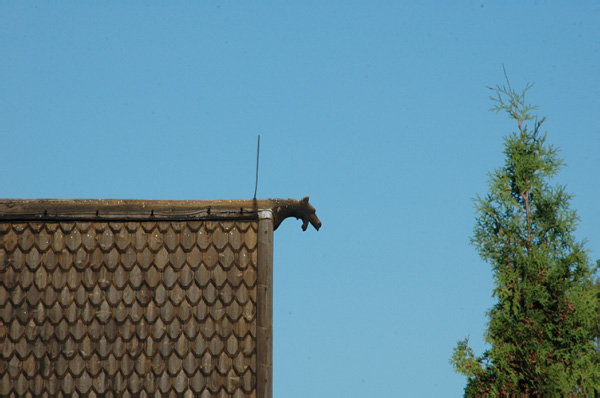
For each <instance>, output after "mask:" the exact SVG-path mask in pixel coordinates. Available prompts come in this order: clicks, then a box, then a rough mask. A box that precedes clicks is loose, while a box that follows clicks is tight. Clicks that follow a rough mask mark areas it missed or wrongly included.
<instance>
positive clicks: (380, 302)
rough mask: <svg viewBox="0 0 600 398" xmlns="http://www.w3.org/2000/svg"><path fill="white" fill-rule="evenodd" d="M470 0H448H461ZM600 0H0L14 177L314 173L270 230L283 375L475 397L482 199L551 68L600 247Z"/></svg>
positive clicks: (25, 184) (324, 383) (281, 382)
mask: <svg viewBox="0 0 600 398" xmlns="http://www.w3.org/2000/svg"><path fill="white" fill-rule="evenodd" d="M449 4H451V5H449ZM598 21H600V3H598V2H596V1H578V2H567V1H542V0H540V1H487V0H486V1H483V0H481V1H477V2H475V1H453V2H441V1H440V2H432V1H425V2H402V1H398V2H392V1H381V2H377V4H376V5H375V4H371V2H366V1H365V2H343V1H329V2H321V1H306V2H302V5H298V4H297V2H291V1H277V2H276V1H266V2H259V1H243V2H242V1H202V2H200V1H198V2H192V1H178V2H158V1H155V2H137V1H128V2H116V1H106V2H97V1H96V2H68V1H62V2H27V1H20V2H16V1H8V0H6V1H3V2H2V3H1V4H0V139H1V141H0V142H1V146H0V148H1V150H2V156H1V157H0V187H1V188H0V189H1V193H0V197H5V198H21V197H24V198H42V197H44V198H63V197H65V198H141V199H228V198H240V199H243V198H251V197H252V195H253V192H254V173H255V169H254V167H255V156H256V139H257V135H258V134H260V135H261V168H260V183H259V189H258V196H259V197H260V198H267V197H281V198H288V197H291V198H301V197H303V196H305V195H310V197H311V202H312V203H313V204H314V205H315V207H316V208H317V214H318V215H319V217H320V218H321V220H322V221H323V228H322V229H321V231H319V232H315V231H314V230H312V229H311V230H308V231H307V232H305V233H302V231H301V229H300V222H299V221H296V220H288V221H286V222H285V223H284V224H282V226H281V227H280V228H279V229H278V230H277V231H276V234H275V295H274V296H275V315H274V326H275V331H274V338H275V342H274V350H275V351H274V360H275V370H274V392H275V396H276V397H286V398H296V397H302V398H306V397H361V398H363V397H392V396H419V397H434V396H435V397H440V396H448V397H450V396H456V397H458V396H461V395H462V391H463V387H464V385H465V380H464V378H463V377H462V376H459V375H456V374H454V373H453V371H452V368H451V367H450V365H449V364H448V359H449V357H450V355H451V352H452V348H453V347H454V345H455V343H456V341H457V340H459V339H462V338H464V337H465V336H467V335H470V336H471V342H472V343H473V345H474V348H475V349H476V351H477V353H478V354H479V353H481V351H482V350H483V349H484V347H485V346H484V343H483V337H482V335H483V332H484V330H485V327H486V316H485V312H486V311H487V310H488V309H489V308H490V307H491V305H492V303H493V301H492V297H491V291H492V279H491V271H490V268H489V266H488V265H487V264H486V263H484V262H482V261H481V260H480V259H479V258H478V256H477V254H476V252H475V249H474V248H473V247H472V246H470V245H469V236H470V234H471V232H472V228H473V225H474V211H473V203H472V198H473V197H474V196H475V195H476V194H485V193H486V187H487V173H488V172H490V171H492V170H493V169H494V168H496V167H499V166H501V165H502V162H503V155H502V136H503V135H505V134H508V133H510V132H511V131H513V130H514V129H515V125H514V123H513V122H511V121H510V120H508V119H507V117H506V116H505V115H496V114H493V113H491V112H488V109H489V108H490V107H491V105H492V104H491V102H490V101H489V99H488V95H489V94H490V92H489V90H487V89H486V86H493V85H495V84H497V83H502V80H503V73H502V64H505V65H506V68H507V70H508V73H509V76H510V78H511V84H512V85H513V87H515V88H519V87H524V85H525V84H526V83H527V82H535V83H536V85H535V86H534V88H533V89H532V90H531V91H530V95H529V97H528V98H529V100H530V101H531V102H532V103H534V104H537V105H538V106H539V113H540V115H546V116H547V117H548V121H547V123H546V125H545V126H546V129H547V130H548V133H549V141H550V142H551V143H552V144H555V145H557V146H559V147H561V148H562V152H561V154H562V156H563V158H565V160H566V163H567V164H568V167H566V168H565V169H564V170H563V172H562V173H561V174H560V175H559V176H558V179H557V180H558V182H560V183H562V184H566V185H567V189H568V191H569V192H571V193H573V194H575V198H574V200H573V202H572V205H573V207H574V208H576V209H577V210H578V214H579V216H580V218H581V223H580V226H579V229H578V232H577V235H578V237H579V238H581V239H584V238H587V239H588V244H587V247H588V249H589V250H590V255H591V258H592V259H594V260H595V259H598V258H600V234H599V233H598V231H599V226H600V205H599V203H600V184H599V174H600V111H599V109H600V102H599V97H600V76H599V71H600V53H599V51H600V24H599V23H598Z"/></svg>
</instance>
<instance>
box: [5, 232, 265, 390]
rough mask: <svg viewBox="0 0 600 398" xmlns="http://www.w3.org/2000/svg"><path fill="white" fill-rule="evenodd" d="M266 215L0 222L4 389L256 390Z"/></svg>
mask: <svg viewBox="0 0 600 398" xmlns="http://www.w3.org/2000/svg"><path fill="white" fill-rule="evenodd" d="M256 264H257V223H256V222H239V221H238V222H234V221H230V222H217V221H197V222H128V223H116V222H65V223H51V222H47V223H34V222H31V223H16V224H11V223H4V224H2V223H0V396H12V397H17V396H67V395H68V396H75V397H77V396H91V397H94V396H142V397H143V396H186V397H187V396H190V397H191V396H200V397H255V396H256V371H257V369H256V368H257V364H256V308H257V306H256V294H257V270H256Z"/></svg>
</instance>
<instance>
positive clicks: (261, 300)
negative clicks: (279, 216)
mask: <svg viewBox="0 0 600 398" xmlns="http://www.w3.org/2000/svg"><path fill="white" fill-rule="evenodd" d="M257 268H258V270H257V271H258V272H257V274H258V275H257V284H258V286H257V287H258V292H257V296H258V297H257V307H258V308H257V325H256V334H257V336H256V337H257V341H256V345H257V347H256V350H257V353H256V357H257V358H256V359H257V365H258V369H257V375H256V379H257V398H272V397H273V212H272V211H271V210H261V211H259V217H258V264H257Z"/></svg>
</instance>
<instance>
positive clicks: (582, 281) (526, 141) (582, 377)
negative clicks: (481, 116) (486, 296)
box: [450, 72, 600, 396]
mask: <svg viewBox="0 0 600 398" xmlns="http://www.w3.org/2000/svg"><path fill="white" fill-rule="evenodd" d="M505 76H506V72H505ZM506 82H507V86H496V87H495V88H492V90H493V91H494V93H495V95H494V96H493V97H491V98H492V100H493V101H494V107H493V108H492V110H493V111H495V112H496V113H497V112H500V111H505V112H507V113H508V115H509V117H510V118H511V119H514V120H515V121H516V124H517V126H518V131H517V132H514V133H512V134H510V135H509V136H508V137H505V139H504V154H505V155H506V161H505V164H504V166H503V167H501V168H499V169H497V170H495V171H494V172H493V173H491V174H490V180H489V193H488V194H487V196H485V197H477V198H476V200H475V204H476V214H477V219H476V224H475V228H474V234H473V237H472V238H471V243H472V244H473V245H474V246H475V247H476V248H477V250H478V251H479V254H480V256H481V257H482V258H483V259H484V260H485V261H487V262H488V263H489V264H490V265H491V266H492V270H493V274H494V284H495V288H494V291H493V296H494V297H495V298H496V299H497V302H496V304H495V305H494V306H493V308H492V309H491V310H490V311H489V313H488V316H489V324H488V330H487V332H486V334H485V339H486V342H487V343H489V345H490V346H491V348H490V349H489V350H488V351H486V352H484V353H483V354H482V355H481V356H479V357H477V356H475V354H474V353H473V351H472V349H471V348H470V347H469V344H468V339H465V340H462V341H459V342H458V345H457V346H456V348H455V349H454V354H453V356H452V359H451V361H450V362H451V364H452V365H453V366H454V369H455V370H456V371H457V372H459V373H462V374H463V375H465V376H467V379H468V382H467V387H466V389H465V392H466V394H467V396H469V395H472V394H477V393H530V394H536V393H537V394H553V393H561V394H565V393H569V392H571V393H589V392H591V391H593V390H594V389H600V365H599V364H598V360H597V359H598V353H599V350H598V345H597V342H596V339H595V335H597V330H596V316H597V311H598V305H599V304H598V303H599V302H598V297H597V295H596V289H595V288H594V284H593V273H594V272H595V270H596V267H594V266H593V265H592V263H591V262H590V260H589V258H588V256H587V253H586V251H585V249H584V247H583V243H582V242H578V241H576V239H575V237H574V236H573V233H574V231H575V227H576V223H577V220H578V219H577V216H576V213H575V211H574V210H571V209H570V208H569V202H570V199H571V195H569V194H567V193H566V192H565V188H564V186H554V185H551V180H552V178H553V177H554V176H555V175H556V174H557V172H558V171H559V169H560V168H561V166H562V165H563V162H562V160H561V159H560V158H559V157H558V155H557V149H556V148H554V147H552V146H550V145H548V144H547V143H546V133H541V131H540V127H541V126H542V124H543V122H544V118H542V119H539V120H538V119H537V117H536V116H535V115H534V114H533V112H534V111H535V109H536V108H535V107H532V106H530V105H527V104H526V103H525V93H526V92H527V90H529V89H530V88H531V85H527V86H526V88H525V90H523V92H522V93H518V92H516V91H514V90H513V89H512V88H511V86H510V82H509V80H508V77H506ZM528 123H531V124H532V128H529V126H528Z"/></svg>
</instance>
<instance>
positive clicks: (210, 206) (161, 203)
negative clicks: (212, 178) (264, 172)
mask: <svg viewBox="0 0 600 398" xmlns="http://www.w3.org/2000/svg"><path fill="white" fill-rule="evenodd" d="M308 200H309V198H308V196H307V197H305V198H303V199H301V200H296V199H263V200H211V201H203V200H136V199H0V221H2V220H9V221H10V220H14V221H19V220H20V221H34V220H44V221H52V220H77V221H82V220H88V221H98V220H118V221H129V220H220V219H247V220H258V212H259V211H260V210H270V211H271V212H272V213H273V222H274V227H275V229H277V227H278V226H279V225H280V224H281V222H282V221H283V220H285V219H286V218H288V217H295V218H297V219H301V220H302V222H303V223H302V229H303V230H306V228H307V226H308V224H309V223H310V224H312V225H313V226H314V227H315V229H317V230H318V229H319V228H320V227H321V221H320V220H319V218H318V217H317V215H316V211H315V208H314V207H313V206H312V205H311V204H310V203H308Z"/></svg>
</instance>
